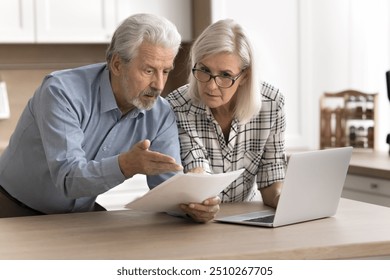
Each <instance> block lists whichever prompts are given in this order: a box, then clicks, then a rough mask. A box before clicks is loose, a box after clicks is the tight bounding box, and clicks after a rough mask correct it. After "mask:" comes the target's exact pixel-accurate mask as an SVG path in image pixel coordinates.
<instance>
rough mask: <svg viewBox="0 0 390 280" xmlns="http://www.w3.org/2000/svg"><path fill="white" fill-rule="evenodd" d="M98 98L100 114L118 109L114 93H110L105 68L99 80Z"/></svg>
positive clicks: (108, 76)
mask: <svg viewBox="0 0 390 280" xmlns="http://www.w3.org/2000/svg"><path fill="white" fill-rule="evenodd" d="M100 98H101V112H102V113H105V112H108V111H111V110H115V109H119V108H118V105H117V104H116V100H115V96H114V92H113V91H112V87H111V82H110V74H109V71H108V68H107V66H106V67H105V69H104V70H103V72H102V74H101V78H100Z"/></svg>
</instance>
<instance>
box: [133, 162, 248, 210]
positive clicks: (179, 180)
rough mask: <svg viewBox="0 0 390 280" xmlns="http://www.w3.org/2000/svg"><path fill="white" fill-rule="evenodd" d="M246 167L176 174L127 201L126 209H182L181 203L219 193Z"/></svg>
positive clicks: (203, 198)
mask: <svg viewBox="0 0 390 280" xmlns="http://www.w3.org/2000/svg"><path fill="white" fill-rule="evenodd" d="M243 171H244V169H240V170H236V171H232V172H227V173H220V174H212V175H210V174H199V173H186V174H177V175H175V176H173V177H171V178H170V179H168V180H166V181H165V182H163V183H161V184H160V185H158V186H157V187H155V188H153V189H152V190H150V191H148V192H147V193H146V194H145V195H144V196H142V197H140V198H137V199H135V200H134V201H132V202H130V203H128V204H127V205H126V208H129V209H135V210H142V211H153V212H181V210H180V208H179V205H180V204H181V203H190V202H195V203H200V202H202V201H204V200H205V199H207V198H210V197H213V196H216V195H218V194H219V193H220V192H221V191H222V190H224V189H225V188H226V187H227V186H229V185H230V184H231V183H232V182H233V181H234V180H235V179H237V178H238V176H240V174H241V173H242V172H243Z"/></svg>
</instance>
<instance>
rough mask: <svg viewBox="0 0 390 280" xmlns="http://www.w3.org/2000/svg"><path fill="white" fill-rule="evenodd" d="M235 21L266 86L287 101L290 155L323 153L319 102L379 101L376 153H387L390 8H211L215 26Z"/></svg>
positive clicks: (364, 0) (307, 2) (343, 2)
mask: <svg viewBox="0 0 390 280" xmlns="http://www.w3.org/2000/svg"><path fill="white" fill-rule="evenodd" d="M226 17H230V18H234V19H236V20H237V21H238V22H239V23H241V24H242V25H243V26H244V27H245V28H246V29H247V30H248V31H249V33H251V34H252V35H254V38H255V39H254V41H255V44H256V45H257V47H258V49H259V53H260V54H261V59H262V60H261V61H262V78H263V79H265V80H267V81H269V82H270V83H272V84H274V85H275V86H276V87H279V88H280V89H281V90H282V91H283V93H284V94H285V96H286V102H287V103H286V113H287V118H288V119H287V135H286V144H287V147H288V148H318V147H319V97H320V95H321V94H322V93H324V92H336V91H341V90H345V89H349V88H351V89H356V90H360V91H363V92H368V93H373V92H377V93H378V94H379V97H378V99H379V102H378V105H379V108H378V116H379V118H378V124H377V125H378V129H377V131H376V137H377V138H376V147H377V148H378V149H379V150H386V151H387V150H388V146H387V145H386V143H385V137H386V135H387V133H390V121H389V120H390V102H389V101H388V100H387V93H386V88H385V72H386V71H387V70H390V21H389V17H390V0H315V1H312V0H273V1H268V0H240V1H235V0H213V1H212V20H213V21H216V20H218V19H221V18H226Z"/></svg>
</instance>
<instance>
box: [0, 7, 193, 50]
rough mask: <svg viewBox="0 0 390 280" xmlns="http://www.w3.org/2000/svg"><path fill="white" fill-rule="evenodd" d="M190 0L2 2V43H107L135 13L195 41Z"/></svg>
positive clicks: (186, 39) (0, 39) (0, 20)
mask: <svg viewBox="0 0 390 280" xmlns="http://www.w3.org/2000/svg"><path fill="white" fill-rule="evenodd" d="M191 3H192V2H191V0H148V1H145V0H83V1H79V0H19V1H15V0H0V43H108V42H110V40H111V36H112V34H113V32H114V30H115V28H116V27H117V26H118V25H119V24H120V23H121V22H122V20H124V19H125V18H127V17H128V16H130V15H131V14H135V13H154V14H158V15H162V16H164V17H166V18H168V19H169V20H171V21H172V22H173V23H174V24H175V25H176V26H177V28H178V30H179V32H180V34H181V35H182V38H183V41H190V40H191V39H192V17H191V13H192V12H191Z"/></svg>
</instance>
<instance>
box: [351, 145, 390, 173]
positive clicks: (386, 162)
mask: <svg viewBox="0 0 390 280" xmlns="http://www.w3.org/2000/svg"><path fill="white" fill-rule="evenodd" d="M348 174H353V175H359V176H367V177H374V178H379V179H385V180H390V156H389V154H388V153H386V152H379V151H374V152H360V151H356V152H355V151H354V152H353V154H352V158H351V162H350V165H349V169H348Z"/></svg>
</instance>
